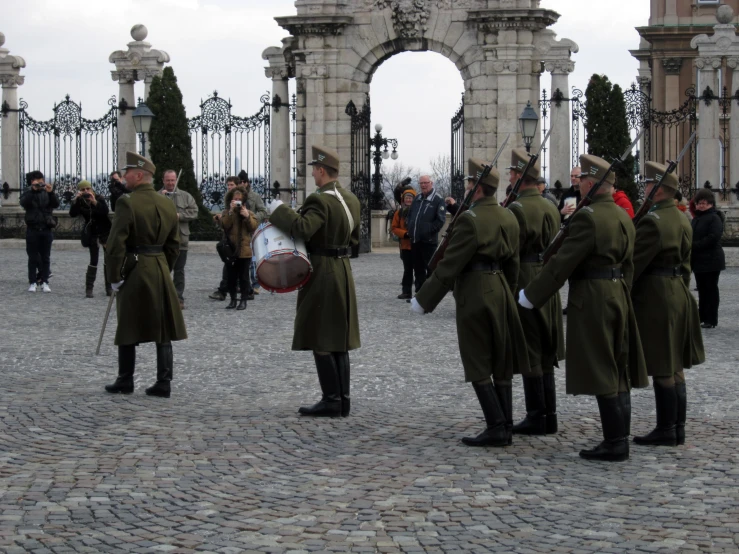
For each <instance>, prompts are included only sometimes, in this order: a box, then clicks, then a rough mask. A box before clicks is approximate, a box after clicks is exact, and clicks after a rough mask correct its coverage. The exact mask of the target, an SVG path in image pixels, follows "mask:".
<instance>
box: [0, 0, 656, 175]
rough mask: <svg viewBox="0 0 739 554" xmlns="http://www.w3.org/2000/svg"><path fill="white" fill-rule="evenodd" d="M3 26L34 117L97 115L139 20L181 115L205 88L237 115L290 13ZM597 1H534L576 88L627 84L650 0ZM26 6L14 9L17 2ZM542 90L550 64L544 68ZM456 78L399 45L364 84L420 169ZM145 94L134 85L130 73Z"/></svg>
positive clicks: (56, 7) (451, 101) (226, 2)
mask: <svg viewBox="0 0 739 554" xmlns="http://www.w3.org/2000/svg"><path fill="white" fill-rule="evenodd" d="M2 1H3V3H7V4H14V5H15V6H16V7H17V9H6V10H3V17H2V20H0V32H3V33H4V34H5V36H6V43H5V48H8V49H9V50H10V52H11V54H16V55H19V56H22V57H23V58H25V60H26V64H27V67H26V69H24V70H23V73H22V74H23V75H25V77H26V82H25V84H24V85H23V86H22V87H20V89H19V96H20V97H21V98H23V99H25V100H26V101H27V102H28V105H29V113H30V115H31V116H32V117H34V118H35V119H49V118H51V116H52V106H53V104H54V102H58V101H60V100H62V99H63V98H64V95H65V94H67V93H68V94H70V96H71V97H72V99H73V100H75V101H78V102H80V101H81V102H82V107H83V112H82V113H83V116H84V117H86V118H89V119H96V118H98V117H101V116H102V114H103V113H104V112H105V111H106V109H107V100H108V98H110V96H112V95H117V94H118V85H117V84H116V83H115V82H114V81H112V79H111V77H110V71H111V70H112V69H113V64H111V63H109V62H108V56H109V55H110V53H111V52H113V51H114V50H125V49H126V44H127V43H128V42H129V41H130V40H131V37H130V29H131V27H132V26H133V25H134V24H136V23H143V24H144V25H146V27H147V28H148V29H149V36H148V38H147V41H148V42H150V43H151V44H152V47H153V48H157V49H160V50H165V51H166V52H168V53H169V55H170V57H171V65H172V66H173V68H174V71H175V74H176V75H177V78H178V81H179V85H180V88H181V90H182V93H183V96H184V102H185V106H186V108H187V112H188V116H190V117H192V116H194V115H197V114H198V113H199V108H198V105H199V103H200V100H201V99H204V98H207V97H208V96H209V95H210V94H212V92H213V91H214V90H218V92H219V94H220V95H221V96H224V97H227V98H229V97H230V99H231V102H232V104H233V106H234V108H233V112H234V114H236V115H240V116H246V115H251V114H252V113H254V112H255V111H257V109H258V107H259V97H260V96H261V95H262V94H263V93H264V92H265V91H268V90H271V82H270V80H268V79H267V78H266V77H265V76H264V66H265V65H266V62H265V61H264V60H262V58H261V54H262V51H263V50H264V49H265V48H267V47H268V46H279V45H280V40H281V39H282V38H283V37H284V36H286V34H287V33H286V31H284V30H283V29H282V28H280V27H279V26H278V25H277V23H276V22H275V21H274V17H275V16H284V15H293V14H295V7H294V2H293V0H115V1H112V0H64V1H59V0H23V2H20V0H2ZM595 3H596V2H595V0H542V2H541V5H542V7H544V8H548V9H552V10H555V11H557V12H558V13H560V14H561V17H560V19H559V22H558V23H557V24H556V25H555V26H554V27H553V29H554V31H555V32H557V34H558V36H559V37H560V38H562V37H566V38H570V39H572V40H574V41H575V42H577V43H578V44H579V46H580V52H579V53H578V54H575V55H574V56H573V59H574V60H575V62H576V65H575V72H574V73H573V74H572V75H571V76H570V85H575V86H578V87H580V88H582V89H583V90H584V88H585V86H586V85H587V81H588V78H589V77H590V75H592V74H593V73H605V74H607V75H608V76H609V77H610V79H611V81H613V82H614V83H619V84H620V85H622V86H623V87H627V86H630V84H631V83H632V82H633V81H634V79H635V77H636V72H637V63H636V60H634V58H632V57H631V55H630V54H629V52H628V50H629V49H635V48H637V47H638V45H639V36H638V34H637V33H636V31H635V30H634V27H636V26H642V25H646V24H647V20H648V17H649V2H648V1H647V0H618V1H613V0H597V4H598V5H599V6H600V5H603V7H605V6H606V5H608V6H609V7H610V8H611V9H594V4H595ZM21 4H22V5H23V8H22V9H21V8H20V6H21ZM542 87H543V88H546V89H549V75H548V74H544V75H543V76H542ZM462 91H463V84H462V79H461V77H460V75H459V72H458V71H457V69H456V68H455V67H454V65H453V64H452V63H451V62H450V61H449V60H447V59H446V58H444V57H443V56H441V55H440V54H435V53H405V54H402V55H399V56H395V57H393V58H391V59H389V60H388V61H386V62H385V63H384V64H383V65H382V66H381V67H380V68H379V69H378V70H377V72H376V73H375V75H374V78H373V81H372V88H371V95H372V115H373V118H372V119H373V124H374V123H378V122H379V123H382V124H383V125H384V131H383V132H384V133H385V135H386V136H389V137H393V138H397V139H398V140H399V143H400V145H399V149H398V150H399V154H400V158H399V160H398V161H399V162H403V163H404V164H405V165H406V166H409V165H410V166H413V167H415V168H417V169H421V170H424V169H426V168H428V166H429V163H428V162H429V159H430V158H432V157H434V156H436V155H437V154H447V153H448V152H449V147H450V136H449V133H450V131H449V128H450V119H451V117H452V115H454V112H455V111H456V110H457V108H458V106H459V103H460V100H461V93H462ZM136 94H137V95H143V84H137V90H136Z"/></svg>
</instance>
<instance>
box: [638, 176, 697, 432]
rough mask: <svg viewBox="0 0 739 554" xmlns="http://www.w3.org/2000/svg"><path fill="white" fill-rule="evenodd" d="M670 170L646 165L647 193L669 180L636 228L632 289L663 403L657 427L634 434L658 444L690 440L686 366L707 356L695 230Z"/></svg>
mask: <svg viewBox="0 0 739 554" xmlns="http://www.w3.org/2000/svg"><path fill="white" fill-rule="evenodd" d="M666 173H667V168H666V167H665V166H664V165H662V164H658V163H655V162H647V163H646V164H645V175H646V183H647V187H646V191H645V194H646V195H649V194H650V192H651V191H652V188H653V187H654V186H655V185H656V183H657V182H658V181H659V180H660V179H662V176H664V179H663V180H662V184H661V186H660V188H659V189H658V190H657V192H656V193H655V196H654V201H655V202H654V204H653V205H652V207H651V208H650V210H649V212H648V213H647V214H646V215H645V216H644V217H643V218H642V219H641V221H639V223H638V224H637V227H636V244H635V246H634V285H633V287H632V289H631V298H632V301H633V303H634V311H635V312H636V321H637V322H638V324H639V334H640V336H641V342H642V347H643V348H644V358H645V360H646V362H647V372H648V373H649V375H651V376H652V384H653V386H654V399H655V402H656V404H657V427H656V428H655V429H654V430H653V431H652V432H650V433H649V434H647V435H645V436H641V437H634V442H635V443H637V444H646V445H654V446H675V445H676V444H684V443H685V416H686V411H687V398H686V390H685V374H684V373H683V368H690V367H692V366H694V365H698V364H700V363H703V362H704V361H705V353H704V351H703V337H702V335H701V328H700V318H699V316H698V304H697V303H696V301H695V298H694V297H693V295H692V294H691V293H690V289H689V286H690V253H691V250H692V246H693V229H692V228H691V227H690V223H689V222H688V220H687V218H686V217H685V216H684V215H683V213H682V212H681V211H680V210H678V209H677V205H676V203H675V193H676V192H677V189H678V180H677V177H676V176H675V174H674V173H670V174H666Z"/></svg>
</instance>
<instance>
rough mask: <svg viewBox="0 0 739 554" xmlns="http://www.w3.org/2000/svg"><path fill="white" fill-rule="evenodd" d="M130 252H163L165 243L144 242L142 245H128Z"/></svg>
mask: <svg viewBox="0 0 739 554" xmlns="http://www.w3.org/2000/svg"><path fill="white" fill-rule="evenodd" d="M126 252H127V253H128V254H161V253H162V252H164V245H163V244H142V245H140V246H126Z"/></svg>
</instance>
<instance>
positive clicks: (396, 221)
mask: <svg viewBox="0 0 739 554" xmlns="http://www.w3.org/2000/svg"><path fill="white" fill-rule="evenodd" d="M415 196H416V191H415V190H413V189H412V188H409V189H406V190H404V191H403V196H402V201H403V206H402V207H401V208H400V209H399V210H396V211H395V215H394V216H393V223H392V230H393V234H394V235H395V236H396V237H398V239H400V259H401V260H403V281H402V287H403V292H402V293H401V294H400V295H398V298H400V299H401V300H409V299H411V298H412V297H413V295H412V294H411V286H412V285H413V258H412V257H411V239H410V238H408V227H407V225H406V219H407V217H408V209H409V207H410V205H411V203H412V202H413V198H414V197H415Z"/></svg>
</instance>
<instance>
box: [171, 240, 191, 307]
mask: <svg viewBox="0 0 739 554" xmlns="http://www.w3.org/2000/svg"><path fill="white" fill-rule="evenodd" d="M186 263H187V250H180V254H179V256H177V260H176V261H175V263H174V268H172V271H173V272H174V277H173V278H172V280H173V281H174V288H175V290H176V291H177V298H179V299H180V300H184V299H185V296H184V294H185V264H186Z"/></svg>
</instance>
